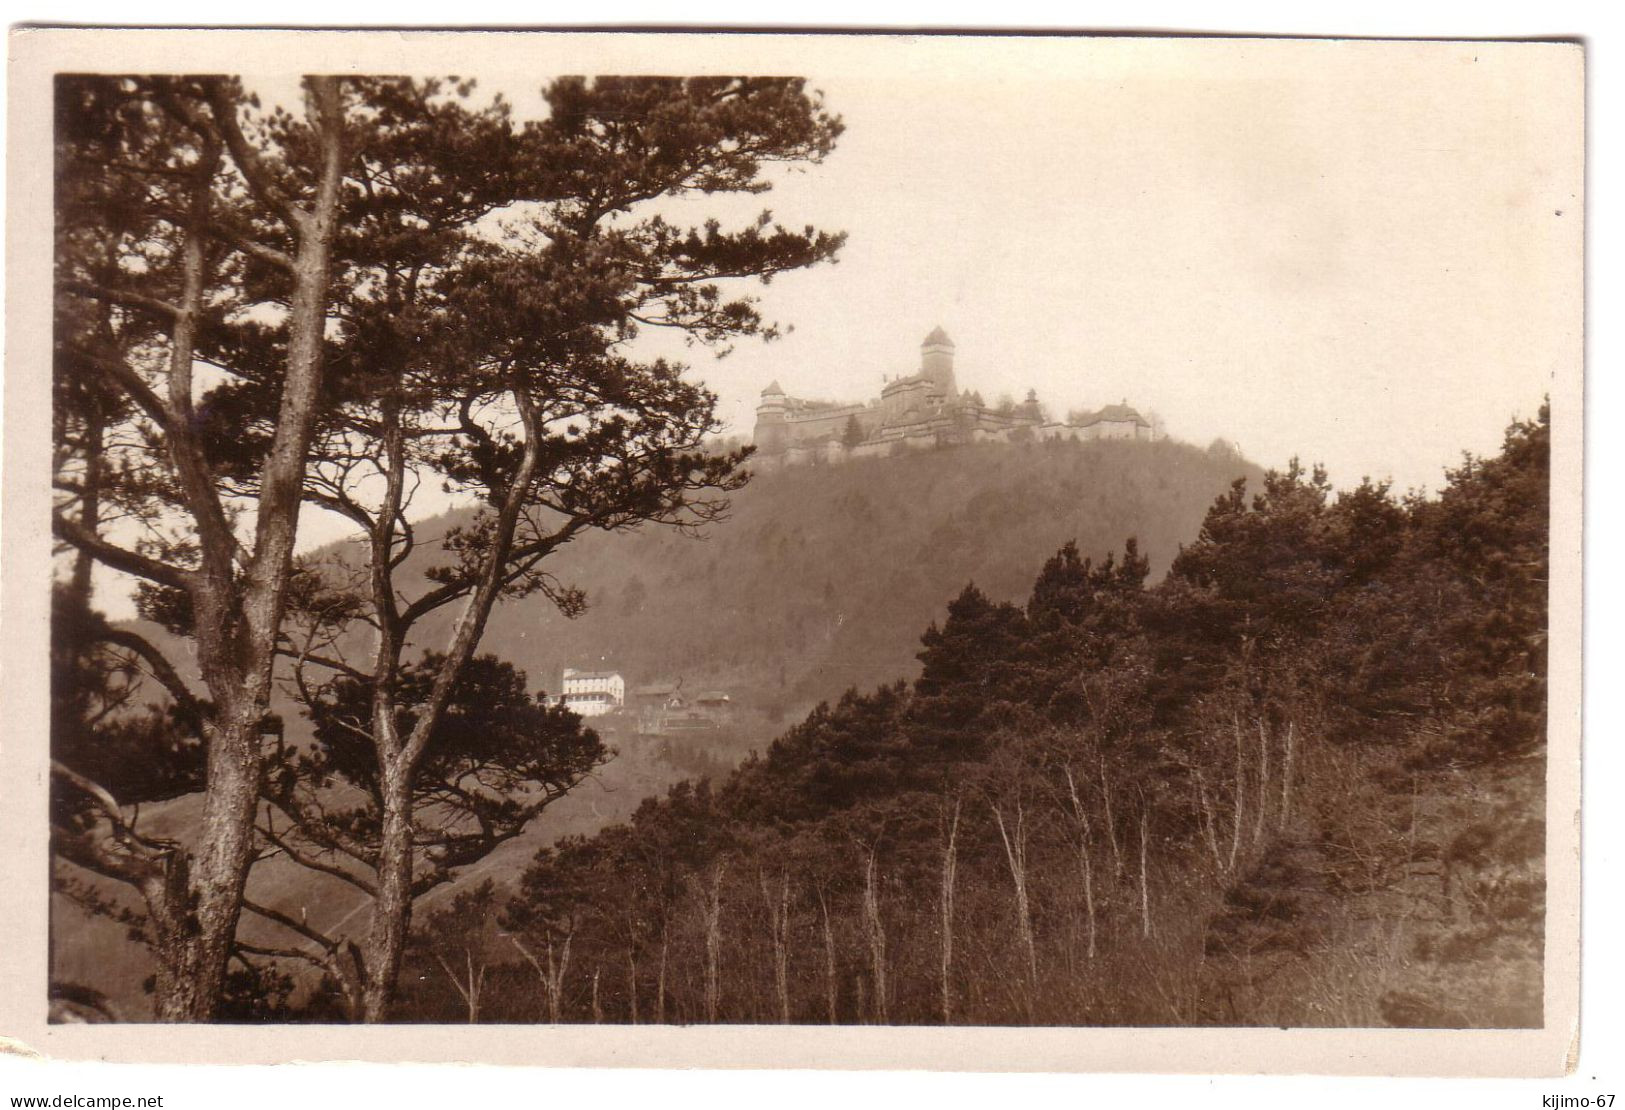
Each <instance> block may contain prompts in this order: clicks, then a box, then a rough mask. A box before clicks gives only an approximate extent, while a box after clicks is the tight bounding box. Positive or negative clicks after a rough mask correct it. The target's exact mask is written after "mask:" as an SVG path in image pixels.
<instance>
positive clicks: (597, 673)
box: [564, 667, 621, 678]
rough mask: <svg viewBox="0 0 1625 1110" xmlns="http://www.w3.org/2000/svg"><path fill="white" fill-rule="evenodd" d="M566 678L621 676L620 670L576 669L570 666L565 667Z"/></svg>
mask: <svg viewBox="0 0 1625 1110" xmlns="http://www.w3.org/2000/svg"><path fill="white" fill-rule="evenodd" d="M564 677H565V678H620V677H621V672H620V671H576V670H571V669H570V668H569V667H566V668H565V669H564Z"/></svg>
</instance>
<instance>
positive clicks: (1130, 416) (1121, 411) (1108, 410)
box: [1078, 405, 1151, 428]
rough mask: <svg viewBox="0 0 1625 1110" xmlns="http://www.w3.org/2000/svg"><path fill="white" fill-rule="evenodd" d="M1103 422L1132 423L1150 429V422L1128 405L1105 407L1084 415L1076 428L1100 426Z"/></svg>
mask: <svg viewBox="0 0 1625 1110" xmlns="http://www.w3.org/2000/svg"><path fill="white" fill-rule="evenodd" d="M1105 422H1110V423H1113V424H1122V423H1125V422H1132V423H1135V424H1138V425H1140V426H1141V427H1143V428H1149V427H1151V422H1150V421H1148V420H1147V419H1146V418H1145V417H1143V416H1141V415H1140V414H1139V413H1138V412H1137V411H1135V410H1134V409H1132V408H1130V407H1129V406H1128V405H1107V406H1106V407H1105V408H1103V409H1101V410H1100V411H1099V412H1091V413H1085V414H1084V417H1083V419H1082V420H1081V421H1079V422H1078V426H1079V427H1081V428H1087V427H1088V426H1089V425H1091V424H1100V423H1105Z"/></svg>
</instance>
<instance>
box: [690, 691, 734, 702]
mask: <svg viewBox="0 0 1625 1110" xmlns="http://www.w3.org/2000/svg"><path fill="white" fill-rule="evenodd" d="M694 700H695V701H732V700H733V699H732V698H730V697H729V696H728V692H727V691H726V690H707V691H706V692H705V693H703V694H701V695H700V696H699V697H697V698H695V699H694Z"/></svg>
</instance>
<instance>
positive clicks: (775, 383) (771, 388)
mask: <svg viewBox="0 0 1625 1110" xmlns="http://www.w3.org/2000/svg"><path fill="white" fill-rule="evenodd" d="M762 396H763V397H783V396H784V388H783V387H782V386H780V385H779V380H778V379H777V378H774V379H773V380H772V381H770V382H768V383H767V388H766V389H764V390H762Z"/></svg>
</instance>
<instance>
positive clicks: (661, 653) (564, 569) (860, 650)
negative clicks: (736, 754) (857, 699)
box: [484, 441, 1260, 739]
mask: <svg viewBox="0 0 1625 1110" xmlns="http://www.w3.org/2000/svg"><path fill="white" fill-rule="evenodd" d="M1259 473H1260V471H1259V470H1258V469H1257V468H1256V467H1253V466H1252V465H1251V464H1249V463H1246V462H1244V461H1243V460H1241V459H1240V458H1238V457H1237V456H1235V455H1234V454H1232V453H1229V452H1226V451H1214V452H1208V451H1203V450H1201V449H1198V448H1194V447H1190V446H1188V445H1184V444H1179V443H1174V442H1168V441H1164V442H1159V443H1087V444H1080V443H1051V444H1042V445H1038V444H1035V445H1026V446H1007V445H1003V444H987V445H980V446H971V447H962V448H952V449H945V450H941V451H930V452H921V453H918V454H907V455H904V456H903V457H900V458H895V459H871V460H863V461H857V462H852V463H847V464H843V465H839V466H829V467H804V468H797V469H790V470H785V471H775V472H768V473H760V474H757V475H756V476H755V477H754V478H753V479H752V480H751V482H750V484H749V485H747V486H746V487H745V488H744V489H743V490H741V491H739V492H738V493H736V494H733V495H732V498H731V500H732V510H731V512H730V514H729V516H728V518H727V519H726V520H724V521H722V522H720V523H717V524H714V525H712V526H709V527H708V528H707V529H706V530H705V531H704V533H703V534H702V535H701V536H699V537H695V536H692V535H687V534H683V533H679V532H675V531H672V530H671V529H663V528H658V527H647V528H644V529H643V530H641V531H640V532H638V533H635V534H632V535H624V534H623V535H586V536H583V537H581V538H580V539H578V540H577V541H575V542H574V543H572V544H571V545H569V546H568V547H567V548H564V549H562V550H561V551H559V552H558V553H557V555H555V556H554V557H553V558H552V559H550V560H549V563H550V567H551V569H552V571H553V573H554V574H556V575H557V576H558V578H559V580H560V581H561V582H563V583H566V584H568V585H572V586H578V587H580V588H581V589H583V590H584V591H585V593H586V598H587V608H586V611H585V612H584V613H582V615H581V616H579V617H577V618H576V619H574V620H566V619H565V618H564V617H562V616H560V615H559V614H558V613H557V611H555V610H554V609H553V607H552V606H551V605H550V604H549V603H548V602H547V601H546V599H544V598H540V597H537V598H535V599H532V600H527V601H523V602H518V603H514V604H511V605H508V606H505V607H503V608H500V609H499V610H498V611H497V613H496V615H495V616H494V617H493V619H492V621H491V625H490V630H489V631H488V633H487V635H486V640H485V648H484V650H489V651H491V652H492V653H494V654H496V655H497V656H499V657H501V658H503V659H507V660H509V661H511V662H513V663H515V664H516V665H518V666H520V667H522V668H523V669H525V670H526V671H528V672H529V673H530V674H531V675H532V676H534V677H535V678H536V679H538V680H539V681H541V682H544V683H555V682H557V676H558V673H559V670H560V668H562V667H566V666H576V667H589V666H591V667H597V666H607V667H613V668H618V669H621V670H623V671H625V672H626V675H627V678H628V681H629V682H631V683H632V684H634V685H636V684H640V683H647V682H651V681H655V680H658V679H666V680H671V681H675V680H677V679H683V680H685V682H687V683H688V684H689V687H690V688H691V689H692V688H694V686H695V685H700V684H703V685H705V686H720V687H723V688H725V689H727V690H729V691H730V693H731V694H732V695H733V697H734V699H735V702H736V703H740V704H743V705H744V706H746V707H747V708H749V709H752V710H755V711H757V712H758V713H759V714H760V715H761V716H762V717H763V718H765V723H766V724H768V725H769V726H774V725H777V724H778V722H780V721H788V720H794V719H795V717H797V716H800V715H801V714H803V713H805V712H806V711H807V710H808V709H810V708H811V707H812V706H813V705H815V704H816V703H817V702H819V701H822V700H825V699H829V698H833V697H836V696H838V695H839V694H840V692H841V691H842V690H845V689H847V688H848V687H851V686H858V687H860V688H862V687H868V686H874V685H876V684H879V683H882V682H887V681H891V680H893V679H895V678H899V677H912V675H913V674H914V672H915V670H916V669H917V664H916V663H915V661H914V652H915V651H916V650H917V649H916V646H915V640H916V638H917V636H918V634H919V629H921V628H923V627H924V626H925V624H926V623H927V622H929V621H930V620H932V619H933V618H935V617H938V616H939V615H940V614H941V611H942V605H943V603H944V601H945V600H946V599H948V598H950V597H952V596H953V595H954V594H955V593H956V592H958V590H959V589H960V588H961V587H963V586H964V585H965V583H966V582H967V581H971V580H974V581H976V582H977V583H978V585H979V586H980V587H981V588H982V589H983V590H984V591H986V592H987V593H988V594H989V595H990V596H992V597H995V598H998V599H1001V600H1003V599H1010V598H1016V597H1019V596H1020V595H1021V594H1022V593H1023V591H1024V590H1025V588H1026V585H1027V582H1028V580H1029V579H1030V578H1031V575H1032V561H1033V557H1034V553H1037V552H1045V551H1053V550H1055V549H1056V548H1057V547H1059V546H1060V545H1061V544H1062V543H1064V542H1066V541H1067V540H1069V539H1074V540H1076V541H1077V544H1078V546H1079V548H1080V550H1082V551H1083V552H1084V553H1085V554H1088V555H1093V556H1094V557H1096V558H1100V557H1103V556H1104V555H1105V553H1106V551H1107V550H1108V549H1109V548H1110V547H1112V546H1113V545H1114V544H1118V543H1120V542H1121V540H1122V537H1124V536H1127V535H1134V536H1138V537H1139V539H1140V548H1141V550H1142V551H1144V552H1145V553H1146V554H1147V556H1148V558H1149V559H1150V560H1151V574H1152V577H1153V578H1156V577H1160V575H1161V574H1162V573H1163V572H1164V571H1165V570H1166V569H1167V567H1168V566H1169V564H1170V562H1171V561H1172V559H1173V557H1174V555H1175V554H1176V553H1177V552H1178V549H1179V545H1180V544H1181V543H1185V542H1188V541H1189V540H1191V539H1192V538H1193V537H1194V536H1195V535H1196V532H1197V529H1198V528H1199V527H1200V525H1201V521H1202V514H1203V513H1204V512H1205V511H1206V509H1207V506H1208V505H1209V504H1210V503H1211V502H1212V500H1213V498H1214V497H1215V496H1216V495H1217V494H1218V493H1220V492H1221V491H1222V490H1224V489H1225V488H1226V487H1227V486H1228V485H1229V484H1230V483H1231V482H1232V481H1233V480H1234V479H1236V478H1238V477H1244V476H1246V477H1254V478H1256V476H1257V475H1258V474H1259ZM775 731H776V729H775ZM764 739H765V737H764Z"/></svg>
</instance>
